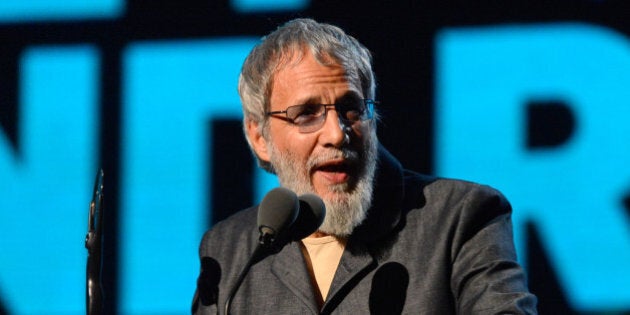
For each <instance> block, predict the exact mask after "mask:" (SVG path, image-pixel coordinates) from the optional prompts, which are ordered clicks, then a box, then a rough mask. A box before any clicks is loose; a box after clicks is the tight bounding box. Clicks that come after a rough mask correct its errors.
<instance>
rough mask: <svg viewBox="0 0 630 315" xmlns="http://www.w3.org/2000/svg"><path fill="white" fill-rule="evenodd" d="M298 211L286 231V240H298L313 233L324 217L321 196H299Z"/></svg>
mask: <svg viewBox="0 0 630 315" xmlns="http://www.w3.org/2000/svg"><path fill="white" fill-rule="evenodd" d="M299 199H300V212H299V214H298V217H297V218H296V219H295V222H294V223H293V225H291V226H290V227H289V230H288V232H287V234H288V238H289V239H288V241H299V240H301V239H303V238H305V237H307V236H309V235H311V234H313V233H314V232H315V231H317V229H318V228H319V226H320V225H322V223H323V222H324V218H325V217H326V205H325V204H324V201H323V200H322V198H319V196H317V195H315V194H304V195H301V196H300V198H299Z"/></svg>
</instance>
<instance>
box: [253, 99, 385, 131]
mask: <svg viewBox="0 0 630 315" xmlns="http://www.w3.org/2000/svg"><path fill="white" fill-rule="evenodd" d="M376 103H378V102H376V101H374V100H371V99H358V100H356V101H350V102H343V103H339V104H301V105H293V106H289V107H287V109H285V110H278V111H272V112H266V113H265V115H267V116H272V117H276V118H279V119H283V120H286V121H288V122H290V123H292V124H294V125H296V126H297V127H298V131H300V132H301V133H310V132H315V131H317V130H319V129H320V128H321V127H322V126H323V125H324V122H325V121H326V114H327V113H328V109H329V108H331V107H334V108H335V111H337V115H339V118H340V119H341V120H342V122H344V123H346V124H349V125H352V124H354V123H356V122H359V121H365V120H369V119H372V118H373V117H374V104H376ZM280 114H285V116H284V117H283V116H273V115H280Z"/></svg>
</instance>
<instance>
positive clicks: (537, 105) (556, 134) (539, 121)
mask: <svg viewBox="0 0 630 315" xmlns="http://www.w3.org/2000/svg"><path fill="white" fill-rule="evenodd" d="M526 110H527V115H526V117H527V139H526V143H527V148H530V149H534V148H536V149H538V148H550V147H555V146H559V145H561V144H564V143H566V142H567V141H568V140H569V139H570V138H571V135H572V134H573V131H574V130H575V124H576V122H575V117H574V115H573V112H572V111H571V108H570V107H569V106H568V105H567V103H565V102H563V101H561V100H532V101H530V102H529V103H528V104H527V106H526Z"/></svg>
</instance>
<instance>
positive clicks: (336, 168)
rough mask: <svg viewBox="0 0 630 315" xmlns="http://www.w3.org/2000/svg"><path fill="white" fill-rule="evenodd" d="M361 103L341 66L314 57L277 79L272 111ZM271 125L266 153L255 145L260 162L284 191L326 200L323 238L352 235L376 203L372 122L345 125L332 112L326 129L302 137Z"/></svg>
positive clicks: (293, 129)
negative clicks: (373, 200)
mask: <svg viewBox="0 0 630 315" xmlns="http://www.w3.org/2000/svg"><path fill="white" fill-rule="evenodd" d="M362 98H363V94H362V92H361V89H360V87H359V86H358V83H356V82H351V81H349V80H348V78H347V77H346V73H345V71H344V69H343V68H342V67H341V66H339V65H328V66H324V65H321V64H320V63H318V62H317V61H316V60H315V58H314V57H313V56H312V55H311V54H310V52H309V53H305V54H304V56H303V58H302V60H301V61H300V62H299V63H295V62H289V63H288V64H287V65H286V66H284V67H283V68H282V69H281V70H279V71H278V72H277V73H276V75H275V76H274V81H273V85H272V91H271V98H270V109H269V110H270V111H281V110H285V109H286V108H287V107H289V106H292V105H298V104H335V103H338V102H340V101H342V100H343V101H348V99H350V100H351V99H355V100H360V99H362ZM269 119H270V121H269V130H268V133H267V137H266V138H265V139H261V141H262V142H263V143H264V148H261V146H262V145H260V146H257V145H256V143H255V142H254V147H255V149H256V152H257V154H258V156H259V157H260V158H262V159H263V160H268V161H270V162H271V164H272V165H273V167H274V169H275V171H276V173H277V175H278V177H279V179H280V182H281V184H282V185H283V186H285V187H287V188H289V189H292V190H294V191H295V192H296V193H298V194H303V193H307V192H312V193H316V194H317V195H319V196H320V197H322V199H323V200H324V202H325V203H326V208H327V215H326V219H325V221H324V224H323V225H322V231H323V232H326V233H329V234H335V235H338V236H343V235H347V234H349V233H350V232H351V230H352V229H353V228H354V227H355V226H356V225H358V224H359V223H360V222H361V221H362V220H363V218H364V217H365V212H366V211H367V208H368V207H369V204H370V201H371V194H372V178H373V174H374V168H375V167H374V165H375V161H376V157H375V156H376V142H377V141H376V135H375V132H374V130H373V129H374V128H373V126H372V125H373V122H372V121H369V120H368V121H359V122H355V123H343V122H341V121H340V120H339V116H338V113H337V111H336V110H335V109H334V108H329V109H328V112H327V115H326V118H325V121H324V123H323V125H322V127H321V129H319V130H316V131H313V132H310V133H301V132H300V131H299V130H298V127H297V126H295V125H293V124H291V123H290V122H287V121H285V120H282V119H276V118H273V117H270V118H269ZM250 139H251V137H250ZM258 148H260V149H258ZM339 234H341V235H339Z"/></svg>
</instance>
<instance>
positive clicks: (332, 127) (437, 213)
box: [193, 19, 536, 314]
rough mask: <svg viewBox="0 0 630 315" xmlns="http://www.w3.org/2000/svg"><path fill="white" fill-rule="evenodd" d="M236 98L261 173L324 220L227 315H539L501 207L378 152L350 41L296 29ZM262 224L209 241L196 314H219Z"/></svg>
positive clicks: (249, 62)
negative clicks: (305, 200)
mask: <svg viewBox="0 0 630 315" xmlns="http://www.w3.org/2000/svg"><path fill="white" fill-rule="evenodd" d="M239 93H240V96H241V100H242V104H243V111H244V130H245V135H246V138H247V140H248V143H249V145H250V147H251V149H252V151H253V152H254V154H255V156H256V158H257V159H258V161H259V164H260V165H261V167H263V168H265V169H266V170H268V171H270V172H274V173H276V174H277V175H278V178H279V180H280V183H281V185H282V186H283V187H286V188H289V189H291V190H293V191H295V192H296V193H297V194H298V195H301V194H304V193H315V194H317V195H318V196H320V197H321V198H322V199H323V201H324V203H325V204H326V217H325V219H324V222H323V224H322V225H321V226H320V228H319V230H318V231H317V232H315V233H314V234H312V235H311V236H309V237H307V238H304V239H302V240H301V241H295V242H290V243H288V244H286V245H285V246H284V247H282V248H281V249H279V250H278V251H277V252H276V253H273V254H271V255H269V256H268V257H265V258H263V259H261V260H260V261H258V262H257V263H256V264H254V265H253V266H252V268H251V270H250V271H249V273H248V274H247V276H246V277H245V278H244V281H243V283H242V285H241V286H240V288H239V290H238V291H237V293H236V294H235V296H234V297H233V299H232V302H231V313H232V314H243V313H245V314H319V313H321V314H329V313H335V314H455V313H458V314H498V313H502V314H504V313H510V314H524V313H527V314H531V313H535V312H536V309H535V305H536V298H535V297H534V296H533V295H531V294H530V293H529V292H528V289H527V286H526V284H525V282H526V281H525V275H524V272H523V270H522V269H521V268H520V267H519V265H518V264H517V262H516V255H515V251H514V245H513V241H512V227H511V221H510V211H511V209H510V206H509V204H508V203H507V201H506V200H505V199H504V198H503V196H502V195H500V193H498V192H497V191H495V190H493V189H491V188H489V187H486V186H480V185H477V184H473V183H468V182H463V181H455V180H447V179H437V178H430V177H427V176H422V175H419V174H415V173H413V172H410V171H406V170H403V169H402V168H401V166H400V164H399V163H398V162H397V161H396V160H395V159H394V158H393V157H392V156H391V155H390V154H389V153H388V152H387V151H386V150H385V149H384V148H383V147H382V146H380V145H379V144H378V140H377V137H376V121H375V113H374V109H373V106H374V104H375V101H374V97H375V80H374V75H373V73H372V68H371V56H370V53H369V52H368V50H367V49H366V48H365V47H363V46H362V45H361V44H360V43H359V42H358V41H356V40H355V39H354V38H353V37H350V36H348V35H346V34H345V33H344V32H343V31H342V30H341V29H339V28H337V27H334V26H331V25H327V24H320V23H317V22H315V21H313V20H309V19H297V20H293V21H290V22H289V23H287V24H285V25H284V26H282V27H280V28H279V29H278V30H276V31H275V32H273V33H271V34H270V35H269V36H267V37H266V38H264V39H263V41H262V42H261V43H260V44H259V45H258V46H256V47H255V48H254V49H253V50H252V52H251V53H250V54H249V56H248V57H247V59H246V61H245V63H244V65H243V69H242V72H241V76H240V79H239ZM322 104H326V105H322ZM256 215H257V207H252V208H250V209H246V210H244V211H241V212H239V213H237V214H235V215H233V216H232V217H230V218H228V219H227V220H225V221H223V222H220V223H218V224H216V225H215V226H214V227H213V229H212V230H210V231H209V232H207V233H206V234H205V235H204V238H203V240H202V243H201V247H200V258H201V264H202V271H201V274H200V276H199V279H198V286H197V292H196V294H195V298H194V302H193V312H194V313H199V314H216V313H220V314H223V312H224V305H225V302H226V300H227V296H228V293H229V291H230V290H231V289H232V288H233V287H234V285H235V283H236V279H237V277H238V275H239V274H240V272H241V270H242V269H243V267H244V265H245V264H246V262H247V261H248V259H249V257H250V256H251V254H252V252H253V251H254V248H255V247H256V244H257V240H258V236H259V235H258V234H259V233H258V230H257V227H256Z"/></svg>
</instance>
